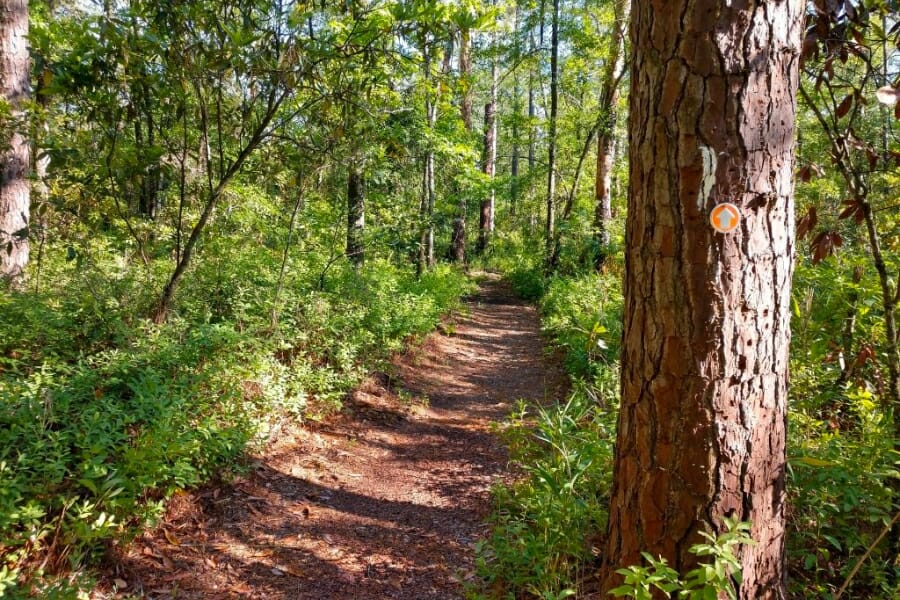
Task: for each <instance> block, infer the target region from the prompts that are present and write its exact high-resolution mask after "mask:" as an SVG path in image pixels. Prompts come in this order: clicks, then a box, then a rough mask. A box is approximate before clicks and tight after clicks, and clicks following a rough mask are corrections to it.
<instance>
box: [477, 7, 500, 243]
mask: <svg viewBox="0 0 900 600" xmlns="http://www.w3.org/2000/svg"><path fill="white" fill-rule="evenodd" d="M494 6H496V2H495V3H494ZM492 27H493V29H492V31H491V92H490V93H491V96H490V100H489V101H488V103H487V104H485V105H484V146H483V151H482V154H481V170H482V172H483V173H484V174H485V175H486V176H487V178H488V180H489V181H490V184H491V186H490V190H488V193H487V194H486V195H485V197H484V198H482V199H481V211H480V218H479V222H478V223H479V229H478V232H479V234H478V251H479V252H484V251H485V250H487V247H488V244H489V243H490V239H491V235H493V233H494V211H495V202H496V192H495V190H494V176H495V175H496V171H497V86H498V70H497V20H496V16H495V18H494V22H493V26H492Z"/></svg>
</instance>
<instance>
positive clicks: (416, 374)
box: [102, 277, 565, 600]
mask: <svg viewBox="0 0 900 600" xmlns="http://www.w3.org/2000/svg"><path fill="white" fill-rule="evenodd" d="M466 308H467V310H466V311H464V313H463V314H460V315H456V316H454V317H453V318H452V320H450V321H449V322H448V323H446V324H445V325H444V326H443V327H442V331H441V332H435V333H433V334H431V335H430V336H428V337H427V338H426V339H425V340H424V342H423V343H422V344H421V345H417V346H416V347H414V348H413V349H411V350H410V351H409V352H407V353H406V354H403V355H400V356H397V357H396V358H395V359H394V361H393V363H392V366H393V371H394V373H393V374H392V375H387V374H376V375H373V376H372V377H370V378H369V379H368V380H367V381H366V382H365V383H364V384H363V385H362V386H360V387H359V388H358V389H357V390H356V391H355V392H353V394H352V395H351V396H350V397H349V398H348V399H347V400H346V404H345V410H344V411H343V412H342V413H341V414H340V415H337V416H336V417H334V418H332V419H329V420H328V421H327V422H326V423H324V424H317V425H312V426H310V425H309V424H307V425H305V426H303V427H297V428H295V429H293V430H290V431H287V430H286V431H283V432H282V433H281V434H280V436H279V439H278V440H277V441H275V442H273V443H272V444H271V445H270V446H269V448H268V449H267V450H266V451H265V452H264V453H263V454H262V455H260V456H257V457H256V458H255V461H254V464H253V469H252V470H251V471H250V472H249V473H248V474H247V475H245V476H242V477H239V478H237V479H236V480H233V481H231V482H230V483H228V484H219V485H215V486H207V487H205V488H202V489H201V490H198V491H196V492H191V493H184V494H180V495H178V496H176V497H175V498H173V500H172V501H171V503H170V508H169V511H168V513H167V515H166V517H165V519H164V521H163V523H162V524H161V526H160V527H158V528H157V529H156V530H154V531H153V532H147V533H145V534H144V535H143V536H141V537H139V538H138V539H137V540H136V541H135V542H134V543H133V544H131V545H130V546H129V548H128V551H127V553H124V554H122V555H120V556H118V557H116V558H115V559H114V560H113V562H111V563H110V564H111V566H110V567H109V570H108V575H107V577H106V578H105V580H104V582H103V585H102V588H105V589H107V590H109V589H111V588H112V586H113V585H114V584H115V585H118V586H120V587H121V586H122V584H126V585H127V587H125V588H124V589H121V591H120V592H119V597H128V595H129V594H131V595H137V596H138V597H145V598H154V599H168V598H179V599H186V598H260V599H266V600H276V599H278V600H281V599H284V600H297V599H313V598H315V599H317V600H330V599H335V600H336V599H350V600H355V599H359V600H377V599H382V598H385V599H387V598H392V599H403V600H428V599H434V600H438V599H440V600H447V599H451V598H461V597H462V596H463V594H462V589H463V585H462V583H461V581H464V580H466V579H468V578H471V577H472V576H473V573H474V550H473V546H474V544H475V543H476V541H477V540H478V539H480V538H482V537H484V535H485V534H486V533H487V529H486V526H485V525H484V523H483V521H484V518H485V517H486V516H487V514H488V512H489V510H490V487H491V485H492V484H493V483H494V482H495V481H496V480H497V479H498V478H505V477H509V473H508V470H507V459H506V454H505V450H504V447H503V444H502V442H501V441H500V440H499V439H498V438H497V436H496V435H495V434H494V433H492V432H491V427H490V424H491V423H492V422H496V421H498V420H501V419H503V418H504V417H505V416H506V415H507V414H508V413H509V412H510V410H511V409H512V408H513V407H514V403H515V401H516V400H517V399H519V398H530V399H543V398H547V397H552V396H554V395H556V394H558V393H559V392H560V390H562V388H563V386H564V381H565V378H564V375H563V374H562V372H561V370H560V369H559V368H558V367H556V366H554V365H552V364H551V362H550V361H548V360H546V359H545V357H544V353H543V351H542V342H541V338H540V334H539V325H540V324H539V316H538V314H537V311H536V309H535V308H533V307H531V306H527V305H524V304H522V302H521V301H519V300H517V299H516V298H515V297H514V296H513V294H512V293H511V292H510V290H509V289H508V288H507V287H506V286H505V284H503V283H502V282H500V281H498V280H497V279H496V277H488V278H487V279H486V280H485V281H483V282H482V284H481V286H480V289H479V292H478V293H477V294H476V295H475V296H472V297H470V298H469V299H468V301H467V303H466ZM117 580H118V581H117Z"/></svg>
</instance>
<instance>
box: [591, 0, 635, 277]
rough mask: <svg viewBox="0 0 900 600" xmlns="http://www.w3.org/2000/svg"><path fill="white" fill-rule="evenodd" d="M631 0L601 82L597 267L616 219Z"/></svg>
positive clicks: (618, 14)
mask: <svg viewBox="0 0 900 600" xmlns="http://www.w3.org/2000/svg"><path fill="white" fill-rule="evenodd" d="M629 7H630V0H616V4H615V6H614V9H613V11H614V15H615V16H614V19H615V22H614V23H613V30H612V40H611V41H610V54H609V58H608V59H607V61H606V64H605V65H604V68H603V80H602V83H601V84H600V85H601V87H600V106H599V110H600V111H601V121H600V128H599V129H598V131H597V171H596V177H595V181H594V201H595V203H596V205H595V210H594V243H595V244H596V246H597V254H596V255H595V258H594V267H595V268H597V269H600V268H601V267H602V266H603V264H604V263H605V262H606V252H607V248H608V247H609V222H610V221H611V220H612V168H613V163H614V162H615V158H616V153H615V148H616V145H615V134H616V123H617V122H618V111H617V110H616V105H617V104H618V103H619V83H620V81H621V73H622V69H623V63H624V58H625V23H626V22H627V21H628V12H629Z"/></svg>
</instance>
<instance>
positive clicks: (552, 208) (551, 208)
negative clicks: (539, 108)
mask: <svg viewBox="0 0 900 600" xmlns="http://www.w3.org/2000/svg"><path fill="white" fill-rule="evenodd" d="M550 32H551V33H550V124H549V129H550V131H549V137H550V141H549V146H548V149H547V221H546V236H547V253H546V257H547V264H548V265H551V264H552V260H553V241H554V235H555V232H556V116H557V111H558V105H559V0H553V22H552V25H551V28H550Z"/></svg>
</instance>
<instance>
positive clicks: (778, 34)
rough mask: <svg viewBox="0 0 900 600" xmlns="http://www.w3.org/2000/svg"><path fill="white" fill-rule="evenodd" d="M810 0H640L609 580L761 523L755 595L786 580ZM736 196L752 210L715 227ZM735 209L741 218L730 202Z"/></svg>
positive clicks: (754, 553) (756, 534)
mask: <svg viewBox="0 0 900 600" xmlns="http://www.w3.org/2000/svg"><path fill="white" fill-rule="evenodd" d="M804 8H805V2H804V1H803V0H781V1H776V2H756V1H752V2H720V1H719V0H675V1H670V2H665V3H663V2H661V1H659V0H636V1H635V2H633V6H632V21H631V23H632V24H631V47H632V52H633V58H632V65H631V82H632V92H631V99H630V105H631V120H630V125H629V135H630V150H629V151H630V184H629V186H630V187H629V198H628V219H627V242H626V247H627V251H626V280H625V304H624V307H625V308H624V311H625V318H624V322H625V326H624V332H623V347H622V375H621V378H622V382H621V384H622V387H621V411H620V414H619V423H618V437H617V443H616V454H615V465H614V483H613V489H612V494H611V499H610V506H609V511H610V513H609V531H608V536H607V540H606V548H605V552H604V558H603V567H602V571H601V580H602V586H601V587H602V593H601V595H602V597H606V594H607V592H608V591H609V590H610V589H611V588H613V587H615V586H616V585H618V583H619V581H620V580H621V577H620V576H619V575H617V574H616V572H615V571H616V569H619V568H622V567H626V566H628V565H631V564H639V563H640V562H641V554H640V553H641V551H646V552H649V553H650V554H652V555H653V556H663V557H664V558H666V559H667V560H668V561H669V563H670V564H671V565H672V566H673V567H674V568H675V569H678V570H684V569H688V568H690V567H691V566H693V565H694V564H695V561H696V560H697V559H696V557H695V556H694V555H692V554H691V553H690V552H689V549H690V547H691V546H692V545H693V544H695V543H697V542H700V541H702V538H701V537H700V535H699V534H700V532H702V531H710V532H713V533H720V532H721V531H722V530H723V518H724V517H726V516H734V517H736V518H738V519H740V520H744V521H750V522H752V530H751V536H752V537H753V538H754V539H755V540H756V542H757V543H756V544H755V545H753V546H746V547H741V548H740V549H739V550H738V557H739V560H740V563H741V565H742V568H743V581H742V582H740V583H738V584H736V585H737V586H738V587H739V592H738V594H739V598H741V599H744V600H749V599H751V598H754V599H759V598H783V597H785V594H786V591H785V571H784V536H785V526H784V517H785V514H784V511H785V493H784V484H785V462H786V459H785V420H786V403H787V375H788V345H789V341H790V326H789V323H790V306H791V296H790V288H791V278H792V274H793V251H794V216H793V181H792V168H793V162H794V161H793V147H794V122H795V114H796V94H797V85H798V72H799V57H800V40H801V34H802V32H803V21H804ZM724 201H727V202H729V203H732V204H733V205H735V206H736V207H737V209H738V211H739V216H740V220H739V222H737V227H736V228H735V229H734V230H733V231H732V232H731V233H718V232H717V231H716V230H715V229H713V227H712V226H711V219H710V216H711V211H712V210H713V209H714V207H715V206H716V205H717V204H718V203H720V202H724ZM727 220H728V221H729V222H730V223H731V224H732V225H733V224H735V222H733V221H732V219H731V218H730V217H729V218H728V219H727Z"/></svg>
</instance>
